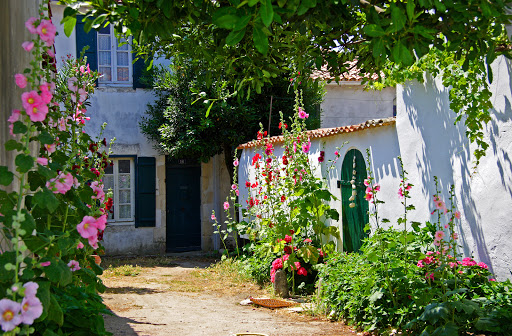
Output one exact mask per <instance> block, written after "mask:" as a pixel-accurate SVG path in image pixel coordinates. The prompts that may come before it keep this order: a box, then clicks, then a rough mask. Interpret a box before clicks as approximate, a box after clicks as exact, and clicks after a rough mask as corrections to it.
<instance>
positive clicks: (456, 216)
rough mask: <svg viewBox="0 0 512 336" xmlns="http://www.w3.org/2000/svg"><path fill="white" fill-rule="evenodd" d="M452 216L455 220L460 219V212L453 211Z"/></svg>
mask: <svg viewBox="0 0 512 336" xmlns="http://www.w3.org/2000/svg"><path fill="white" fill-rule="evenodd" d="M453 215H454V216H455V218H457V219H460V211H455V212H454V214H453Z"/></svg>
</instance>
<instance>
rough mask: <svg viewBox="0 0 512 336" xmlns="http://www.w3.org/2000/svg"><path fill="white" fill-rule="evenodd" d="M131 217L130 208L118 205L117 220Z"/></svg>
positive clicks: (129, 206)
mask: <svg viewBox="0 0 512 336" xmlns="http://www.w3.org/2000/svg"><path fill="white" fill-rule="evenodd" d="M131 217H132V206H131V205H129V204H127V205H120V206H119V218H120V219H127V218H131Z"/></svg>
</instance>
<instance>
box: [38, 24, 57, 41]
mask: <svg viewBox="0 0 512 336" xmlns="http://www.w3.org/2000/svg"><path fill="white" fill-rule="evenodd" d="M56 32H57V28H56V27H55V26H54V25H53V23H52V22H51V21H50V20H41V23H40V24H39V26H37V33H38V34H39V36H40V37H41V40H43V41H45V42H46V45H47V46H51V45H52V44H53V42H54V40H55V33H56Z"/></svg>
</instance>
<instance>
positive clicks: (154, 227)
mask: <svg viewBox="0 0 512 336" xmlns="http://www.w3.org/2000/svg"><path fill="white" fill-rule="evenodd" d="M64 8H65V7H64V6H61V5H58V4H57V3H55V2H52V3H51V11H52V21H53V22H54V24H56V25H57V29H58V36H57V37H56V39H55V50H56V57H57V66H58V67H60V66H62V58H63V57H67V55H70V56H71V57H77V56H79V55H80V52H81V50H82V48H83V47H85V46H88V47H89V49H88V50H87V51H86V52H85V56H87V61H88V63H89V65H90V68H91V69H92V70H98V71H99V72H100V73H101V74H102V77H101V78H100V79H99V80H98V83H97V87H96V89H95V92H94V94H93V95H92V96H91V98H90V102H91V106H90V107H88V109H87V116H88V117H90V118H91V120H90V121H89V122H88V124H87V125H86V130H87V132H88V133H89V134H91V135H93V136H99V135H100V134H99V133H100V129H101V125H102V124H103V123H105V122H106V123H107V126H106V128H105V130H104V132H103V134H102V135H101V138H103V137H105V138H107V140H110V139H115V142H114V145H113V146H112V154H111V156H110V157H111V159H112V160H113V161H114V165H113V167H111V168H108V170H107V174H106V176H105V178H104V184H105V188H106V189H111V190H112V191H113V195H114V197H113V199H114V213H113V214H112V215H111V216H110V218H109V221H108V225H107V228H106V230H105V233H104V241H103V245H104V246H105V250H106V254H109V255H119V254H159V253H165V252H181V251H191V250H201V249H202V250H212V249H214V248H217V249H218V238H217V239H216V238H215V237H214V235H213V228H212V221H211V219H210V214H211V211H212V209H214V208H215V206H216V205H215V204H217V203H218V204H220V203H221V201H222V200H223V199H224V198H225V195H226V194H227V192H228V191H229V185H230V184H229V181H228V180H229V177H228V174H227V171H226V170H225V169H224V168H223V166H224V165H223V164H222V161H223V158H222V157H220V156H216V157H215V158H212V159H211V160H210V162H209V163H207V164H204V163H203V164H201V163H199V162H197V161H193V160H178V161H172V160H169V158H168V157H167V156H166V155H164V154H163V153H159V152H158V151H157V150H155V149H154V148H153V147H154V143H151V142H149V141H148V140H147V139H146V137H145V136H144V135H143V134H142V133H141V131H140V128H139V121H140V120H141V117H142V116H143V115H144V113H145V111H146V108H147V104H148V103H152V102H153V101H154V99H155V97H154V95H153V92H152V91H151V90H150V89H148V88H146V87H145V85H144V83H143V82H142V81H141V76H142V74H143V72H144V71H143V70H144V68H145V65H144V61H143V60H142V59H140V60H138V61H137V62H135V63H134V64H133V63H132V61H133V60H134V58H135V55H134V54H133V53H132V51H131V49H130V46H129V44H125V45H123V46H119V43H118V42H119V41H117V40H116V38H115V36H114V34H113V29H112V27H111V26H107V27H103V28H101V29H100V30H99V31H96V30H94V29H93V30H91V31H90V32H89V33H86V32H85V31H84V23H83V22H82V20H81V19H82V18H81V17H79V18H78V20H77V26H76V28H75V29H74V30H73V33H72V34H71V36H70V37H69V38H68V37H66V35H65V34H64V29H63V26H62V25H60V24H59V23H60V22H61V20H62V18H63V15H64ZM168 62H169V61H168V60H165V59H155V60H154V64H155V65H158V64H163V65H166V64H169V63H168ZM223 181H224V184H225V185H226V186H224V184H223V183H221V182H223ZM220 212H221V211H220V209H218V213H220Z"/></svg>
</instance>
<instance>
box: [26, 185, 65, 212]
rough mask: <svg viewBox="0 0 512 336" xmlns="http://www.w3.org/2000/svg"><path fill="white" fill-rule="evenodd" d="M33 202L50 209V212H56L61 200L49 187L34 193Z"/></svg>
mask: <svg viewBox="0 0 512 336" xmlns="http://www.w3.org/2000/svg"><path fill="white" fill-rule="evenodd" d="M32 203H33V204H34V206H35V205H37V206H39V207H41V208H43V209H48V210H49V211H50V212H54V211H55V210H56V209H57V207H58V206H59V203H60V202H59V200H58V199H57V197H55V195H54V194H53V193H52V192H51V191H50V190H48V189H44V190H40V191H38V192H37V193H36V194H35V195H34V199H33V201H32Z"/></svg>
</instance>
